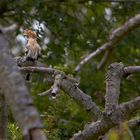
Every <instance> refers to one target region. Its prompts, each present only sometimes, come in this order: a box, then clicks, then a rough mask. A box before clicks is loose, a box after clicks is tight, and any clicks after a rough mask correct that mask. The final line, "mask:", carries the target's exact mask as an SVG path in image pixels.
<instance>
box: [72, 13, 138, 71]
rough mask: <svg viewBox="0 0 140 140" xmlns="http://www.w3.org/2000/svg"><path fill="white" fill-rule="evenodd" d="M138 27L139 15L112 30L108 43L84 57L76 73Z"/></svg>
mask: <svg viewBox="0 0 140 140" xmlns="http://www.w3.org/2000/svg"><path fill="white" fill-rule="evenodd" d="M139 26H140V14H138V15H136V16H135V17H132V18H131V19H129V20H128V21H126V22H125V23H124V25H122V26H121V27H119V28H117V29H116V30H114V31H113V32H112V33H111V35H110V36H109V40H108V42H106V43H105V44H104V45H102V46H101V47H99V48H97V50H95V51H94V52H92V53H91V54H89V55H88V56H87V57H85V58H84V59H83V60H82V61H81V62H80V63H79V64H78V65H77V66H76V68H75V71H76V72H79V71H80V69H81V68H82V67H83V65H84V64H86V63H87V62H89V61H90V60H91V59H92V58H93V57H95V56H97V55H98V54H100V53H102V52H104V51H106V50H108V49H110V48H112V47H114V46H115V45H116V44H117V43H119V42H120V41H121V40H122V39H123V38H124V37H125V36H126V35H127V34H128V33H129V32H130V31H132V30H134V29H135V28H137V27H139Z"/></svg>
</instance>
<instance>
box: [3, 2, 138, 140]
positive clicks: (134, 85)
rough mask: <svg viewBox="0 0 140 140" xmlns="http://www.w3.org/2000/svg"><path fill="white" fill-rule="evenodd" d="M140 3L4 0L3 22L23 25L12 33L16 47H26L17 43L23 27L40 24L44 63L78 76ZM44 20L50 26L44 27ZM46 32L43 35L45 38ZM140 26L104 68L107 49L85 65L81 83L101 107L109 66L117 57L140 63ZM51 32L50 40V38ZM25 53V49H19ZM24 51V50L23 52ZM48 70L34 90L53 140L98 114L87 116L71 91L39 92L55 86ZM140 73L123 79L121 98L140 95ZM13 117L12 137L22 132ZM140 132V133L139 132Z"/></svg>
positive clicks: (35, 80)
mask: <svg viewBox="0 0 140 140" xmlns="http://www.w3.org/2000/svg"><path fill="white" fill-rule="evenodd" d="M139 9H140V3H139V2H128V1H124V2H93V1H86V2H79V1H77V0H68V1H64V2H59V1H58V0H53V1H52V0H51V1H50V0H49V1H48V0H14V1H13V0H5V2H0V24H1V25H2V26H8V25H10V24H12V23H16V24H17V25H18V27H19V28H18V29H17V30H16V31H15V32H14V33H12V34H9V35H7V37H8V40H9V42H10V44H11V45H10V47H11V48H12V49H13V48H14V49H15V48H20V46H19V44H17V42H15V41H14V40H15V38H16V36H17V35H19V34H21V30H22V29H26V28H33V26H32V25H33V23H34V22H35V21H38V22H39V24H38V25H37V27H36V31H37V34H38V41H39V44H40V45H41V46H45V49H43V56H42V58H41V62H43V63H45V64H46V65H47V67H49V66H50V67H53V68H56V69H59V70H62V71H64V72H65V73H66V74H69V75H73V74H74V68H75V67H76V66H77V64H78V63H79V62H80V60H81V59H82V58H84V57H86V56H87V55H88V54H89V53H91V52H93V51H94V50H96V49H97V48H98V47H100V46H101V45H103V44H104V43H105V42H106V41H107V40H108V37H109V34H110V33H111V31H112V30H113V29H115V28H117V27H119V26H121V25H123V24H124V22H125V21H126V20H128V19H129V18H130V17H132V16H134V15H136V14H137V13H138V12H139ZM41 24H43V25H44V26H45V27H46V28H47V30H44V28H43V27H42V26H41ZM40 35H41V36H42V37H40ZM139 36H140V29H139V28H137V29H136V30H135V31H132V32H131V33H130V34H129V35H127V36H126V37H125V38H124V39H123V41H121V42H120V43H119V44H117V45H116V47H115V49H114V50H113V55H112V56H111V57H110V59H109V60H108V63H107V65H106V66H105V68H104V69H102V70H100V71H99V70H97V69H96V66H97V64H99V62H100V61H101V58H102V57H103V54H101V55H99V56H97V57H96V58H94V59H93V60H91V61H90V62H89V63H88V64H86V65H85V66H84V68H83V69H82V71H81V72H80V74H79V75H77V77H78V78H79V79H80V85H79V87H80V88H81V89H82V90H83V91H84V92H85V93H86V94H88V95H90V96H91V97H92V99H93V100H94V101H95V102H96V103H97V104H98V105H99V106H100V107H101V108H104V94H105V74H106V71H107V66H108V65H109V64H111V63H113V62H116V61H117V62H120V61H121V62H123V63H124V64H125V65H140V61H139V60H140V48H139V44H140V39H139ZM46 37H48V39H49V43H48V44H47V43H46V42H45V41H44V40H45V38H46ZM19 53H21V52H19ZM17 55H19V54H17ZM45 78H46V77H45V75H43V74H32V84H31V89H30V90H31V95H32V98H33V100H34V104H35V106H36V107H37V109H38V111H39V113H40V114H41V117H42V120H43V123H44V126H45V129H44V130H45V132H46V133H47V135H48V137H49V138H50V140H67V139H70V137H71V136H72V135H73V134H74V133H75V132H77V131H78V130H81V129H82V128H83V127H84V125H85V124H86V123H87V122H88V121H90V120H91V119H92V118H90V116H87V113H86V112H84V111H83V110H82V109H81V107H79V106H78V105H77V104H76V103H75V102H74V101H73V100H72V99H71V98H70V97H69V96H67V95H66V94H64V93H60V94H59V95H58V97H57V98H56V100H55V101H53V100H50V99H49V98H48V97H39V96H37V94H38V93H40V92H43V91H45V90H47V89H49V88H50V87H51V85H49V84H47V83H46V82H45ZM139 83H140V76H139V74H137V75H135V76H134V77H133V78H132V79H131V80H130V81H126V80H123V81H122V83H121V94H120V102H124V101H128V100H130V99H132V98H133V97H135V96H139V94H140V92H139V91H140V84H139ZM16 129H17V127H16V126H15V124H13V122H12V120H11V122H10V123H9V131H10V135H9V136H10V137H11V138H13V137H16V138H15V139H20V134H19V133H18V131H16ZM137 135H139V134H137V133H136V136H137Z"/></svg>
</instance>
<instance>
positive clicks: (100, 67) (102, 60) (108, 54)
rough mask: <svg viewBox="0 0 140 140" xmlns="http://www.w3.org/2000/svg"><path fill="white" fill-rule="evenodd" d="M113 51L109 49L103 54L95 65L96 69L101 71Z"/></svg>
mask: <svg viewBox="0 0 140 140" xmlns="http://www.w3.org/2000/svg"><path fill="white" fill-rule="evenodd" d="M112 51H113V49H109V50H107V51H106V52H105V54H104V56H103V58H102V59H101V61H100V63H99V64H98V65H97V69H98V70H101V69H102V68H103V67H104V66H105V65H106V63H107V61H108V59H109V58H110V56H111V54H112Z"/></svg>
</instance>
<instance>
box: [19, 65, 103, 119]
mask: <svg viewBox="0 0 140 140" xmlns="http://www.w3.org/2000/svg"><path fill="white" fill-rule="evenodd" d="M19 69H20V70H21V71H22V72H41V73H42V72H43V73H45V74H47V75H49V76H51V81H54V75H56V74H57V75H58V74H60V75H61V82H60V77H59V78H58V79H59V80H58V81H59V82H58V83H60V87H61V88H62V90H64V91H65V92H66V93H67V94H68V95H69V96H70V97H71V98H73V99H74V100H75V101H76V102H77V103H78V104H80V105H81V106H82V107H83V108H84V109H85V110H86V111H87V112H88V113H90V114H92V115H93V116H94V117H95V119H97V118H98V117H100V116H101V114H102V113H101V111H100V109H99V107H98V106H97V105H96V103H94V102H93V101H92V99H91V97H90V96H88V95H87V94H85V93H84V92H83V91H81V90H80V89H79V88H78V86H77V81H76V80H75V79H72V78H70V77H68V76H66V75H65V74H64V72H61V71H58V70H55V69H52V68H45V67H20V68H19ZM56 85H57V84H56ZM49 93H52V89H50V90H48V91H45V92H44V93H41V94H40V95H46V94H47V95H48V94H49Z"/></svg>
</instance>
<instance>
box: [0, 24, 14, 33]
mask: <svg viewBox="0 0 140 140" xmlns="http://www.w3.org/2000/svg"><path fill="white" fill-rule="evenodd" d="M16 28H17V25H16V24H12V25H10V26H8V27H0V31H1V32H2V33H9V32H13V31H15V30H16Z"/></svg>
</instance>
